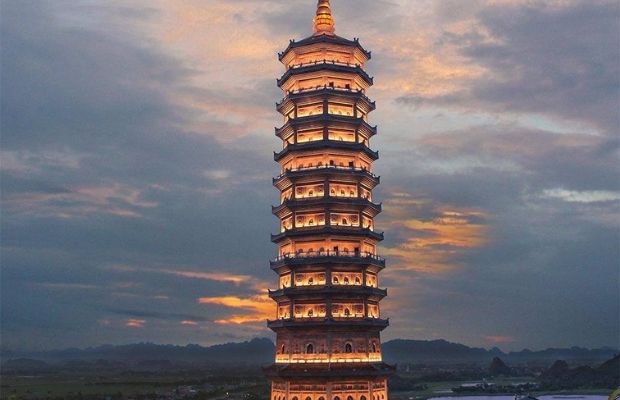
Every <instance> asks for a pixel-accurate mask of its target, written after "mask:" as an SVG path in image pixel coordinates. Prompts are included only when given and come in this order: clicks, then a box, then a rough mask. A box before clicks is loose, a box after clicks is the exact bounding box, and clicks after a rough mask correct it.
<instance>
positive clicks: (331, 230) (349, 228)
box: [271, 224, 383, 242]
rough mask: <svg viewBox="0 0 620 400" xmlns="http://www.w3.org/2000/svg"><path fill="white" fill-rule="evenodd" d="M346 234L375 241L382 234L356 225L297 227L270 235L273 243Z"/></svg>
mask: <svg viewBox="0 0 620 400" xmlns="http://www.w3.org/2000/svg"><path fill="white" fill-rule="evenodd" d="M338 233H340V234H348V235H366V236H367V237H370V238H373V239H375V240H383V233H381V232H375V231H374V230H373V229H370V228H369V227H362V226H359V225H358V226H356V225H336V224H334V225H309V226H297V227H295V228H290V229H285V230H284V231H283V232H280V233H278V234H276V235H271V240H272V241H273V242H278V241H280V240H282V239H283V238H286V237H289V236H300V235H321V234H338Z"/></svg>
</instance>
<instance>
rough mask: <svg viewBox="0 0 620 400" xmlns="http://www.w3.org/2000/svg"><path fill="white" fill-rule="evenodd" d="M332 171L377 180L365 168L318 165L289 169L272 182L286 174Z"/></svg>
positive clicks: (376, 176)
mask: <svg viewBox="0 0 620 400" xmlns="http://www.w3.org/2000/svg"><path fill="white" fill-rule="evenodd" d="M332 170H336V171H353V172H363V173H365V174H368V175H369V176H370V177H372V178H374V179H379V176H378V175H375V174H373V173H372V172H370V171H369V170H368V169H367V168H360V167H345V166H337V165H320V166H314V167H299V168H289V169H287V170H285V171H284V172H283V173H281V174H280V175H278V176H276V177H275V178H273V179H274V182H275V181H277V180H279V179H281V178H283V177H284V176H285V175H286V174H288V173H290V172H304V171H316V172H322V171H332Z"/></svg>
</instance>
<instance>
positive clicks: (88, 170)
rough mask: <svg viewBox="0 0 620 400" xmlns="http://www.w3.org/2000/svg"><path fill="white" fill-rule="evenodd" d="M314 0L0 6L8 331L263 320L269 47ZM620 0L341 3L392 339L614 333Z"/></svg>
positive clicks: (183, 330) (127, 332)
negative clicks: (354, 57) (363, 102)
mask: <svg viewBox="0 0 620 400" xmlns="http://www.w3.org/2000/svg"><path fill="white" fill-rule="evenodd" d="M314 7H315V4H314V3H310V2H308V3H304V4H296V2H285V1H281V0H277V1H276V0H270V1H246V0H243V1H241V0H231V1H227V2H220V1H211V0H209V1H206V2H205V1H188V2H184V3H183V4H177V3H174V4H172V3H166V2H163V3H157V2H149V3H148V4H146V3H144V2H134V3H132V4H125V3H124V4H116V3H115V2H108V3H105V4H96V5H95V4H80V5H75V4H72V3H71V2H66V1H64V0H60V1H54V2H51V1H37V2H34V1H19V2H15V1H9V2H5V3H3V12H2V14H1V15H0V18H2V21H1V22H2V23H1V24H0V30H1V32H0V33H1V34H2V37H3V46H2V49H1V51H2V54H1V56H2V57H1V60H2V61H1V62H2V71H3V85H1V86H0V90H1V91H2V93H1V94H2V96H0V103H1V104H0V112H1V113H2V117H3V118H1V119H0V128H1V129H2V132H3V135H2V137H0V141H1V143H2V151H1V156H2V158H3V162H2V165H0V175H1V176H0V182H1V184H2V191H1V196H2V201H3V206H4V207H2V209H1V210H0V212H1V220H2V233H3V240H2V255H3V271H2V281H1V282H0V285H1V288H0V289H1V290H0V295H1V296H2V301H1V307H2V334H3V346H7V347H11V348H33V347H35V348H51V347H70V346H89V345H96V344H99V343H128V342H132V341H134V342H135V341H145V340H150V341H157V342H175V343H188V342H192V343H202V344H213V343H217V342H225V341H230V340H237V339H238V340H245V339H249V338H251V337H253V336H256V335H265V334H269V332H268V331H267V329H266V327H265V323H264V321H265V319H267V318H269V317H271V316H272V314H273V313H274V312H275V303H273V302H272V301H271V300H269V299H268V298H267V297H266V295H265V289H266V288H267V287H269V286H271V285H270V282H271V283H272V284H273V285H275V279H274V278H275V276H274V274H273V272H272V271H271V270H270V269H269V267H268V261H267V260H268V259H269V258H270V257H272V256H273V254H274V246H273V245H272V244H271V243H269V233H270V232H274V231H276V230H277V223H276V222H277V221H276V219H275V218H274V217H273V216H272V215H271V214H270V209H269V205H270V204H274V203H275V202H277V193H276V191H275V190H274V189H273V188H272V187H271V186H270V185H271V176H273V175H276V174H277V173H278V172H277V169H278V168H277V165H276V164H275V163H274V162H273V160H272V159H271V152H272V150H273V149H274V148H277V147H278V146H279V145H280V144H279V143H278V142H277V140H276V138H275V137H274V136H273V126H274V125H276V124H279V123H280V122H279V121H280V118H281V116H279V115H278V114H277V113H276V112H275V110H274V106H273V103H274V102H275V101H278V100H279V99H280V97H281V96H282V93H280V92H279V89H278V88H277V87H276V85H275V82H274V81H275V78H276V77H277V76H278V75H279V74H280V73H281V72H282V66H281V65H280V64H279V62H278V61H277V55H276V52H277V51H279V50H282V49H283V48H284V47H285V46H286V45H287V43H288V39H289V38H291V37H295V38H301V37H304V36H305V35H307V34H308V33H309V32H310V19H311V15H312V13H313V11H314ZM617 8H618V7H617V5H615V4H613V3H612V2H606V1H604V2H586V1H577V0H575V1H573V0H570V1H562V0H558V1H553V2H551V1H549V2H532V1H528V0H492V1H491V0H488V1H487V0H475V1H474V0H472V1H469V2H467V4H465V3H464V2H462V1H455V0H441V1H436V0H421V1H418V2H415V4H414V2H408V1H401V0H393V1H371V0H360V1H355V2H353V1H350V2H338V3H334V13H335V15H336V25H337V32H338V33H339V34H341V35H343V36H348V37H351V36H356V35H358V34H359V35H361V36H362V43H363V44H364V46H366V47H367V48H368V49H369V50H372V51H373V60H372V61H371V62H370V63H369V65H368V68H369V71H370V72H371V74H373V75H374V76H375V78H376V83H377V84H376V86H375V87H373V88H372V90H371V91H369V93H368V94H369V95H370V96H371V97H373V99H376V100H377V105H378V109H377V111H376V112H373V114H372V115H371V120H372V121H371V122H372V123H373V124H374V123H377V124H379V126H380V134H379V135H377V137H376V138H373V141H372V146H373V147H374V148H376V149H378V150H380V151H381V159H380V160H379V161H378V162H377V163H376V166H375V171H374V172H376V173H378V174H380V175H382V184H381V185H380V186H379V187H378V188H377V189H376V191H375V193H374V195H373V198H375V199H376V200H377V201H382V200H383V201H384V203H383V210H384V212H383V213H382V214H381V215H380V216H379V217H378V218H377V221H376V224H377V228H378V229H382V230H385V233H386V240H385V242H383V243H382V247H380V251H381V253H385V254H387V256H388V267H387V268H386V269H385V270H384V271H383V272H382V274H381V276H380V279H381V285H382V286H386V287H388V288H389V293H390V296H389V297H388V298H387V299H386V300H385V301H383V302H382V315H385V316H387V317H390V318H391V322H392V324H391V327H390V329H388V330H387V331H386V333H385V337H386V338H390V337H398V336H400V337H416V338H428V339H436V338H438V337H443V338H446V339H450V340H454V341H460V342H464V343H467V344H471V345H478V346H488V345H493V343H491V342H490V341H489V340H490V339H489V338H490V337H495V336H511V337H513V338H514V341H513V342H511V343H508V342H506V343H502V346H507V347H508V348H511V349H514V348H518V347H530V348H537V347H546V346H551V345H552V346H561V345H567V346H572V345H575V344H577V345H581V346H599V345H605V344H609V345H613V344H614V343H615V341H616V335H614V333H615V332H617V331H618V329H619V321H618V318H616V316H618V315H620V312H619V310H618V304H620V299H619V298H618V292H617V281H618V278H620V277H618V270H617V265H618V260H619V259H620V255H619V254H618V246H617V243H618V240H619V238H618V231H617V225H618V213H619V211H620V201H619V200H618V196H617V193H619V192H620V184H619V182H618V179H617V155H618V149H619V146H618V144H619V142H618V140H617V139H616V138H615V137H614V135H612V134H610V133H613V131H614V129H615V130H617V128H615V127H614V123H615V122H614V121H615V118H616V117H615V115H616V114H615V113H616V111H615V110H614V109H613V106H614V104H616V103H617V101H616V100H617V91H618V88H617V80H618V79H617V76H618V74H617V58H618V57H617V48H618V46H617V39H614V38H615V37H616V36H617V35H616V36H615V33H616V32H617V29H616V28H615V27H616V26H617V22H615V20H617V18H616V17H617V14H618V12H617ZM360 26H363V27H364V32H360V30H359V27H360ZM610 32H611V33H610ZM362 33H363V34H362ZM614 40H615V41H614ZM614 96H615V97H614ZM197 299H202V300H201V301H197ZM132 319H136V320H144V326H145V327H146V326H147V325H148V329H127V327H126V326H125V324H126V322H127V320H132ZM515 319H516V320H519V321H520V324H519V325H518V326H515V323H514V321H515ZM105 321H107V322H105ZM147 321H148V324H147ZM184 321H185V322H186V323H185V324H184V323H183V322H184ZM190 321H191V322H195V323H197V324H198V325H197V327H198V328H199V329H187V328H188V327H192V326H196V325H191V323H189V322H190ZM108 322H109V323H108ZM240 324H242V326H243V328H244V329H242V330H239V325H240ZM205 331H208V332H209V334H208V335H205V334H204V332H205ZM506 332H507V333H506ZM487 337H489V338H487Z"/></svg>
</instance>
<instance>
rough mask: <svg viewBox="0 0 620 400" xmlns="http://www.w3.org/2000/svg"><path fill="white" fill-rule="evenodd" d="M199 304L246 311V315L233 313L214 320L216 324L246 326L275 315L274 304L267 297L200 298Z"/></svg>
mask: <svg viewBox="0 0 620 400" xmlns="http://www.w3.org/2000/svg"><path fill="white" fill-rule="evenodd" d="M198 303H199V304H212V305H220V306H224V307H226V308H231V309H235V310H243V311H247V313H239V314H237V313H234V314H232V315H228V316H226V317H225V318H221V319H217V320H215V322H216V323H218V324H223V325H227V324H247V323H256V322H263V323H264V322H265V321H266V320H267V319H269V318H270V317H273V316H274V315H275V311H274V310H275V306H274V305H275V303H274V302H273V300H271V299H270V298H269V297H268V296H267V295H257V296H251V297H236V296H222V297H201V298H199V299H198Z"/></svg>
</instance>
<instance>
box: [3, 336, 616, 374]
mask: <svg viewBox="0 0 620 400" xmlns="http://www.w3.org/2000/svg"><path fill="white" fill-rule="evenodd" d="M274 350H275V349H274V344H273V342H272V341H271V340H270V339H266V338H262V339H253V340H251V341H247V342H242V343H226V344H221V345H215V346H210V347H203V346H200V345H196V344H189V345H186V346H175V345H159V344H153V343H138V344H129V345H121V346H112V345H105V346H98V347H89V348H86V349H75V348H71V349H65V350H55V351H47V352H35V353H33V352H9V351H3V352H2V354H1V356H2V357H1V358H2V360H8V361H5V362H4V363H3V364H2V369H3V370H6V369H7V368H9V369H12V370H15V369H23V367H27V364H28V363H34V362H37V360H41V361H44V362H45V363H48V364H58V363H62V364H64V365H65V366H69V367H71V368H73V369H76V370H77V369H80V368H83V367H84V366H85V365H96V366H97V368H101V369H110V370H114V369H117V370H118V369H119V368H121V367H122V366H123V365H130V366H131V367H132V368H152V369H157V368H159V369H165V368H167V367H169V366H170V365H171V363H172V364H176V365H185V364H191V365H208V366H219V365H222V366H226V365H247V366H258V365H266V364H269V363H270V362H273V355H274ZM382 352H383V358H384V360H385V361H386V362H388V363H392V364H394V363H397V364H411V363H414V364H429V365H430V364H462V363H468V364H471V363H475V364H479V365H486V366H488V365H490V363H491V362H492V360H493V359H494V358H501V360H503V361H504V362H507V363H509V364H511V365H518V364H520V363H532V362H537V363H541V364H542V365H544V366H547V365H551V363H552V362H553V361H554V360H558V359H562V360H566V361H569V362H571V363H573V364H576V363H582V364H584V363H588V364H594V363H601V362H603V361H605V360H608V359H610V358H612V357H613V356H615V355H616V354H617V353H618V351H617V350H615V349H611V348H601V349H594V350H588V349H583V348H579V347H573V348H570V349H547V350H542V351H530V350H523V351H521V352H510V353H504V352H502V351H501V350H500V349H498V348H493V349H490V350H487V349H483V348H476V347H468V346H465V345H463V344H459V343H451V342H448V341H446V340H404V339H397V340H391V341H388V342H386V343H384V344H383V346H382ZM17 359H26V360H22V361H19V360H17ZM20 363H23V365H21V366H20ZM84 363H86V364H84ZM31 366H33V367H36V365H35V364H31ZM17 367H19V368H17ZM44 367H45V365H44V364H39V365H38V368H44ZM601 368H603V367H601ZM607 368H613V365H612V366H611V367H607Z"/></svg>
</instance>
